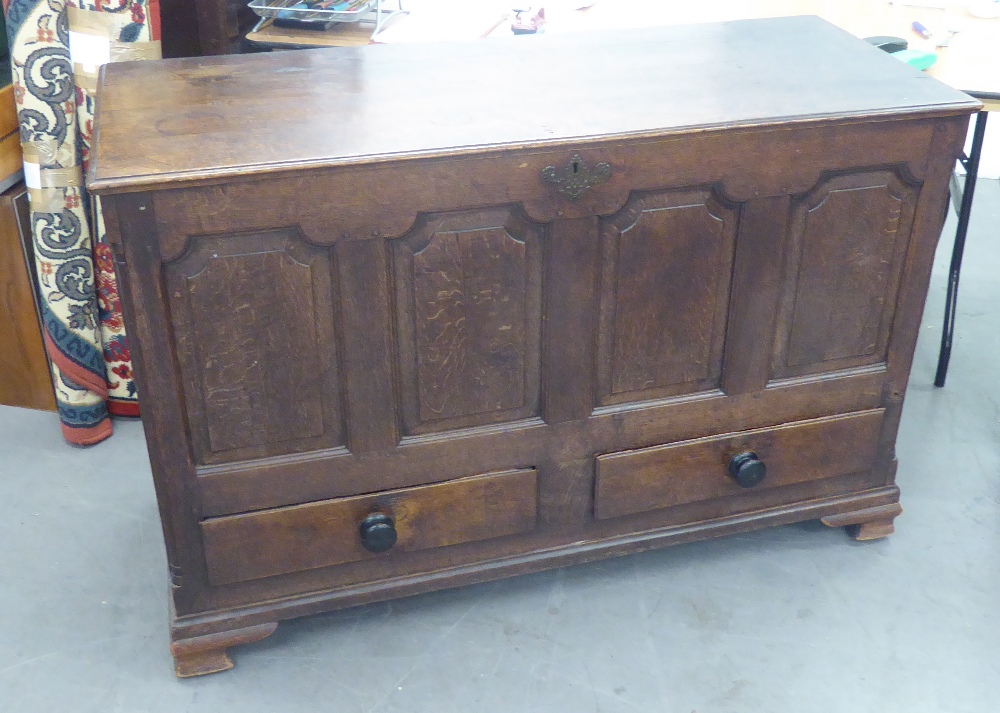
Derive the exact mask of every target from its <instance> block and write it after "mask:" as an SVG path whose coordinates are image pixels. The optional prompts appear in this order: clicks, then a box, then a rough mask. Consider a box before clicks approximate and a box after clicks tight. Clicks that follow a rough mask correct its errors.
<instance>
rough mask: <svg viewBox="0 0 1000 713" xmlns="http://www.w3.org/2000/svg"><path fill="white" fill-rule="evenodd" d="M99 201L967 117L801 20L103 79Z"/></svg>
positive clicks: (130, 68) (145, 71)
mask: <svg viewBox="0 0 1000 713" xmlns="http://www.w3.org/2000/svg"><path fill="white" fill-rule="evenodd" d="M101 82H102V88H101V92H100V94H99V102H98V109H97V119H96V120H97V128H96V141H95V144H96V148H95V152H94V157H93V161H92V163H91V170H90V176H89V184H88V185H89V187H90V188H91V190H93V191H96V192H98V193H116V192H129V191H136V190H144V189H146V188H149V187H151V186H164V185H190V184H192V183H199V182H203V181H216V180H218V179H220V178H227V177H233V176H238V175H243V174H248V173H252V174H263V173H270V172H274V171H284V170H296V169H307V168H319V167H326V166H336V165H344V164H352V163H362V162H364V163H367V162H372V161H380V160H390V159H399V158H421V157H435V156H448V155H456V154H463V153H470V152H478V151H483V150H489V149H493V150H497V149H500V150H504V149H513V148H518V147H525V146H551V145H557V144H560V143H568V142H577V141H581V140H587V139H594V138H598V137H600V138H609V137H610V138H615V137H635V136H643V135H649V136H653V135H663V134H669V133H678V132H686V131H698V130H705V129H718V128H729V127H749V126H755V125H762V124H772V123H795V122H807V121H811V122H815V121H851V120H857V119H861V118H866V119H870V118H872V117H878V116H879V115H887V114H892V115H900V114H909V115H931V114H933V115H946V114H959V113H968V111H969V108H970V107H975V106H976V105H977V102H976V101H975V100H973V99H971V98H970V97H968V96H967V95H965V94H962V93H961V92H958V91H955V90H953V89H950V88H948V87H947V86H945V85H943V84H941V83H939V82H937V81H935V80H934V79H931V78H930V77H927V76H926V75H924V74H923V73H921V72H919V71H917V70H915V69H912V68H911V67H909V66H907V65H905V64H903V63H902V62H900V61H898V60H896V59H894V58H892V57H889V56H888V55H886V54H885V53H883V52H881V51H879V50H877V49H875V48H873V47H870V46H868V45H866V44H865V43H863V42H861V41H859V40H858V39H857V38H855V37H853V36H851V35H849V34H847V33H846V32H843V31H842V30H839V29H838V28H836V27H834V26H833V25H830V24H828V23H826V22H825V21H823V20H821V19H819V18H817V17H789V18H778V19H767V20H744V21H737V22H727V23H719V24H705V25H690V26H675V27H664V28H654V29H648V30H631V31H616V32H608V33H601V34H597V33H586V34H577V35H562V36H555V35H553V36H544V35H543V36H538V37H518V38H510V39H499V40H489V41H476V42H470V43H428V44H418V45H401V46H389V45H385V46H367V47H351V48H336V49H320V50H308V51H301V52H277V53H271V54H258V55H237V56H228V57H215V58H196V59H178V60H166V61H159V62H130V63H114V64H109V65H106V66H105V67H104V68H103V69H102V78H101Z"/></svg>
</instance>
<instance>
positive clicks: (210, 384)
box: [166, 230, 344, 463]
mask: <svg viewBox="0 0 1000 713" xmlns="http://www.w3.org/2000/svg"><path fill="white" fill-rule="evenodd" d="M166 272H167V281H168V284H169V288H170V291H171V305H172V307H173V310H172V314H173V315H174V330H175V333H176V334H177V352H178V357H179V359H180V361H181V364H182V369H183V371H184V379H185V384H186V387H187V388H186V393H185V396H186V399H185V402H186V404H187V407H188V417H189V419H190V422H191V423H192V424H193V425H194V428H195V431H194V434H193V435H195V450H196V453H197V458H198V461H199V462H202V463H217V462H221V461H226V460H237V459H244V458H249V457H260V456H271V455H276V454H280V453H288V452H297V451H303V450H308V449H314V448H316V447H317V446H327V447H330V446H337V445H341V444H343V441H344V439H343V423H342V419H341V415H340V414H341V407H340V393H339V386H340V385H339V382H338V379H337V368H336V349H335V340H334V337H333V332H334V320H333V305H334V295H333V283H332V280H331V268H330V259H329V254H328V251H327V250H323V249H320V248H316V247H313V246H309V245H306V244H305V243H303V242H302V240H301V236H299V235H297V234H296V233H295V232H294V231H290V230H288V231H276V232H272V233H264V234H260V233H258V234H242V235H223V236H206V237H199V238H194V239H193V240H192V241H191V247H190V249H189V250H188V251H187V253H186V254H185V255H184V256H183V257H182V258H181V259H179V260H177V261H174V262H172V263H168V264H167V265H166Z"/></svg>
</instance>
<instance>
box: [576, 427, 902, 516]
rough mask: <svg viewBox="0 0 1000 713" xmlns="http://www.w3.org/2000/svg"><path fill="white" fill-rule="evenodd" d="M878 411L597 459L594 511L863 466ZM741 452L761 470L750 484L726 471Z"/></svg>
mask: <svg viewBox="0 0 1000 713" xmlns="http://www.w3.org/2000/svg"><path fill="white" fill-rule="evenodd" d="M883 413H884V410H883V409H874V410H871V411H863V412H861V413H856V414H851V415H848V416H834V417H830V418H818V419H813V420H810V421H801V422H798V423H793V424H788V425H785V426H778V427H776V428H761V429H756V430H753V431H742V432H740V433H732V434H726V435H721V436H713V437H710V438H698V439H694V440H690V441H682V442H680V443H672V444H669V445H664V446H655V447H653V448H642V449H638V450H633V451H626V452H623V453H609V454H607V455H603V456H598V457H597V482H596V486H595V493H594V516H595V517H596V518H597V519H599V520H603V519H607V518H613V517H620V516H622V515H632V514H635V513H641V512H649V511H651V510H659V509H662V508H669V507H673V506H676V505H685V504H688V503H694V502H698V501H702V500H712V499H715V498H726V497H739V496H740V495H741V494H745V493H747V492H749V490H765V489H770V488H779V487H781V486H784V485H792V484H794V483H802V482H806V481H814V480H822V479H824V478H832V477H836V476H840V475H849V474H852V473H859V472H863V471H866V470H869V469H871V468H872V467H873V466H874V464H875V458H876V453H877V450H878V440H879V434H880V432H881V428H882V416H883ZM746 452H753V453H755V454H756V456H757V458H758V459H759V460H760V461H762V462H763V463H764V465H765V467H766V474H765V476H764V478H763V480H762V481H761V482H760V483H759V484H758V485H756V486H753V488H751V489H747V488H744V487H742V486H741V485H739V484H738V483H737V481H736V479H735V478H734V477H733V476H732V475H731V474H730V472H729V464H730V462H731V460H732V459H733V457H734V456H737V455H739V454H741V453H746Z"/></svg>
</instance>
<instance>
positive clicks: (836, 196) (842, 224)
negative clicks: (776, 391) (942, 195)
mask: <svg viewBox="0 0 1000 713" xmlns="http://www.w3.org/2000/svg"><path fill="white" fill-rule="evenodd" d="M918 195H919V189H918V187H916V186H914V185H913V182H912V179H910V180H905V179H903V178H901V177H900V175H899V174H898V172H897V171H870V172H868V171H866V172H859V173H852V174H847V175H840V176H836V177H832V178H830V179H828V180H826V181H823V182H822V183H821V184H820V185H819V186H817V187H816V188H815V189H814V190H812V191H810V192H809V194H808V195H806V196H804V197H803V198H802V199H801V200H799V201H797V205H796V206H795V207H794V209H793V212H792V224H791V248H790V250H789V253H788V265H787V271H788V275H789V279H788V281H787V282H786V285H787V289H786V293H785V295H784V300H783V304H782V311H781V318H780V320H779V324H780V333H779V338H778V341H777V347H778V352H777V355H776V359H775V372H774V373H775V376H777V377H788V376H796V375H800V374H805V373H812V372H816V371H821V370H822V371H830V370H833V369H837V368H844V367H851V366H858V365H861V364H872V363H878V362H884V361H885V360H886V358H887V349H888V343H889V333H890V331H891V328H892V316H893V314H894V311H895V302H896V294H897V290H898V287H899V279H900V274H901V272H902V269H903V262H904V260H905V258H906V248H907V245H908V241H907V239H906V236H908V235H909V233H910V227H911V225H912V222H913V212H914V207H915V205H916V200H917V197H918Z"/></svg>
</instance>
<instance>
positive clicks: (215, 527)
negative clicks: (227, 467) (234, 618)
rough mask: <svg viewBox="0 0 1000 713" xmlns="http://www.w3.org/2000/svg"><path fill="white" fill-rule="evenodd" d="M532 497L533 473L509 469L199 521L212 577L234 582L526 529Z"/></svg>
mask: <svg viewBox="0 0 1000 713" xmlns="http://www.w3.org/2000/svg"><path fill="white" fill-rule="evenodd" d="M537 493H538V485H537V474H536V471H535V470H534V469H523V470H510V471H504V472H501V473H489V474H486V475H477V476H473V477H470V478H461V479H458V480H453V481H448V482H445V483H437V484H434V485H424V486H419V487H415V488H402V489H400V490H389V491H385V492H382V493H373V494H370V495H359V496H356V497H350V498H337V499H334V500H325V501H322V502H317V503H309V504H307V505H297V506H294V507H285V508H275V509H273V510H264V511H261V512H255V513H247V514H244V515H233V516H228V517H218V518H212V519H209V520H205V521H203V522H202V524H201V530H202V537H203V542H204V548H205V559H206V563H207V566H208V574H209V579H210V581H211V582H212V584H216V585H219V584H231V583H234V582H242V581H246V580H251V579H259V578H261V577H270V576H272V575H277V574H286V573H289V572H298V571H303V570H308V569H315V568H318V567H329V566H332V565H338V564H345V563H347V562H357V561H360V560H365V559H370V558H373V557H379V556H386V555H390V554H395V553H400V552H414V551H418V550H427V549H431V548H435V547H446V546H448V545H457V544H461V543H464V542H475V541H479V540H487V539H492V538H496V537H503V536H505V535H514V534H519V533H524V532H530V531H531V530H533V529H534V528H535V521H536V516H537V509H538V496H537ZM366 531H367V534H366ZM370 548H374V549H375V550H382V551H381V552H379V551H372V549H370ZM383 548H384V549H383Z"/></svg>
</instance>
